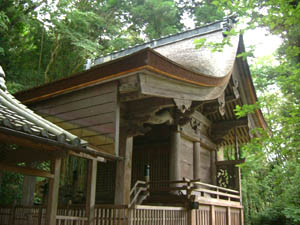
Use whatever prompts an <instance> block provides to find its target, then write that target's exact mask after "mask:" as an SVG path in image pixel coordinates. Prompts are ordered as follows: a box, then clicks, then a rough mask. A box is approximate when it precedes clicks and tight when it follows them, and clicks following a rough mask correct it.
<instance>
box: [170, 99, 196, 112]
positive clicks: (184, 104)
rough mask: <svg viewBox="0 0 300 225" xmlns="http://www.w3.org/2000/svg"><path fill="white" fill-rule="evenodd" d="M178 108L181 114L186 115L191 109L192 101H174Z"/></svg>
mask: <svg viewBox="0 0 300 225" xmlns="http://www.w3.org/2000/svg"><path fill="white" fill-rule="evenodd" d="M173 100H174V102H175V104H176V106H177V108H178V109H179V110H180V112H182V113H185V112H186V111H187V110H189V109H190V108H191V105H192V101H191V100H186V99H177V98H174V99H173Z"/></svg>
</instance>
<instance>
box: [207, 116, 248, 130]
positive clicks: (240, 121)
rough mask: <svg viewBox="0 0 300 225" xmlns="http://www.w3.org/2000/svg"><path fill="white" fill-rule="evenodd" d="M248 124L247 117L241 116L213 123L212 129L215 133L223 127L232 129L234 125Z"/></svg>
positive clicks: (242, 125)
mask: <svg viewBox="0 0 300 225" xmlns="http://www.w3.org/2000/svg"><path fill="white" fill-rule="evenodd" d="M244 126H248V118H247V117H242V118H240V119H236V120H222V121H218V122H215V123H213V125H212V131H213V132H214V133H216V132H217V131H218V130H224V129H227V130H228V129H232V128H235V127H244Z"/></svg>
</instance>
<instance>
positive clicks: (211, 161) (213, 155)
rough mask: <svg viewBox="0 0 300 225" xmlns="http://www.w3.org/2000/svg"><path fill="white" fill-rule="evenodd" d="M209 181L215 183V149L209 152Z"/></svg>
mask: <svg viewBox="0 0 300 225" xmlns="http://www.w3.org/2000/svg"><path fill="white" fill-rule="evenodd" d="M210 168H211V183H212V184H213V185H216V184H217V168H216V151H215V150H213V151H211V152H210Z"/></svg>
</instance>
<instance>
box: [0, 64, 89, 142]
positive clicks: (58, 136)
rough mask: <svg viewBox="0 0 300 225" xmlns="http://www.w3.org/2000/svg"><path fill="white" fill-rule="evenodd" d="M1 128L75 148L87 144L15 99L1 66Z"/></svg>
mask: <svg viewBox="0 0 300 225" xmlns="http://www.w3.org/2000/svg"><path fill="white" fill-rule="evenodd" d="M0 127H4V128H9V129H11V130H15V131H19V132H23V133H25V134H29V135H34V136H39V137H43V138H46V139H50V140H54V141H57V142H59V143H65V144H70V145H73V146H78V147H79V146H85V145H86V144H87V143H86V141H84V140H81V139H79V138H78V137H77V136H75V135H73V134H71V133H69V132H67V131H65V130H63V129H62V128H60V127H58V126H56V125H55V124H53V123H51V122H49V121H47V120H45V119H43V118H42V117H41V116H39V115H37V114H35V113H34V112H33V111H31V110H30V109H28V108H27V107H26V106H25V105H23V104H22V103H20V102H19V101H18V100H17V99H15V98H14V97H13V96H12V95H11V94H10V93H9V92H8V91H7V88H6V85H5V73H4V71H3V70H2V67H1V66H0Z"/></svg>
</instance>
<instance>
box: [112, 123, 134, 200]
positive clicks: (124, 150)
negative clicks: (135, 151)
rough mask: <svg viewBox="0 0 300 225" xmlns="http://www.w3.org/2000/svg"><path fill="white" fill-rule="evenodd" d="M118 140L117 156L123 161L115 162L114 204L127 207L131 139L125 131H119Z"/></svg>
mask: <svg viewBox="0 0 300 225" xmlns="http://www.w3.org/2000/svg"><path fill="white" fill-rule="evenodd" d="M119 140H120V143H119V155H120V156H121V157H123V160H121V161H118V162H117V171H116V188H115V204H121V205H128V204H129V203H130V188H131V169H132V147H133V137H128V136H127V132H125V129H121V132H120V138H119Z"/></svg>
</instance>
